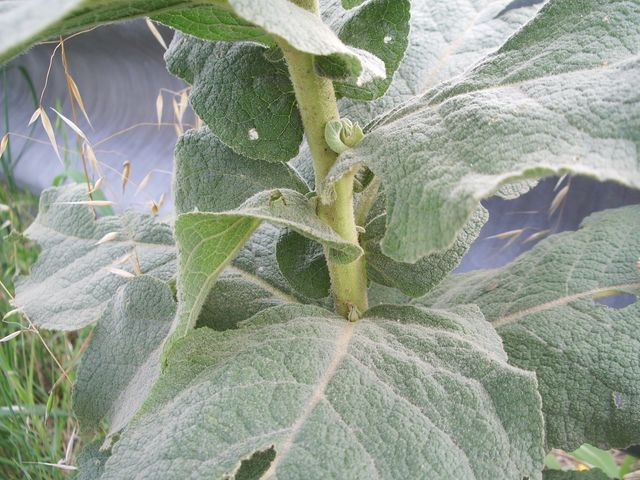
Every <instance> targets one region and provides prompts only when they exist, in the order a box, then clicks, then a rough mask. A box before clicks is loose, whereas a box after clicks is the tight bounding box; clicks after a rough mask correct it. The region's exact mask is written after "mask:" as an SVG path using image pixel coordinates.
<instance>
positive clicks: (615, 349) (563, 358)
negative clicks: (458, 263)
mask: <svg viewBox="0 0 640 480" xmlns="http://www.w3.org/2000/svg"><path fill="white" fill-rule="evenodd" d="M638 225H640V206H637V205H636V206H630V207H624V208H619V209H616V210H607V211H604V212H600V213H596V214H593V215H592V216H591V217H589V218H588V219H587V220H585V222H584V223H583V225H582V228H581V229H580V230H579V231H577V232H575V233H562V234H558V235H554V236H552V237H550V238H548V239H547V240H544V241H542V242H540V243H539V244H538V245H536V246H535V247H534V248H533V249H532V250H531V251H530V252H528V253H525V254H523V255H522V256H520V257H519V258H518V259H517V260H516V261H515V262H514V263H512V264H511V265H508V266H506V267H504V268H501V269H497V270H480V271H477V272H471V273H468V274H463V275H454V276H452V277H451V278H450V279H448V280H447V281H445V282H443V283H442V284H441V285H440V286H439V287H438V288H437V289H436V290H435V291H433V292H432V293H430V294H429V296H428V297H427V299H425V302H426V303H428V304H430V305H436V306H440V307H443V306H446V305H456V304H459V303H467V302H469V303H475V304H478V305H479V306H480V308H481V309H482V311H483V313H484V314H485V316H486V317H487V319H488V320H489V321H491V323H493V325H494V326H495V327H497V329H498V333H499V334H500V335H501V336H502V338H503V341H504V343H505V349H506V350H507V353H508V354H509V359H510V361H511V363H513V364H515V365H517V366H519V367H520V368H525V369H528V370H533V371H535V372H536V374H537V376H538V381H539V382H540V393H541V395H542V400H543V409H544V414H545V426H546V430H547V443H548V445H549V447H558V448H563V449H565V450H569V451H571V450H574V449H575V448H577V447H578V446H580V445H581V444H583V443H590V444H592V445H597V446H602V447H607V448H608V447H609V446H611V447H625V446H628V445H629V444H631V443H638V442H640V357H638V351H640V304H639V303H638V302H637V301H636V303H634V304H633V305H630V306H627V307H626V308H623V309H614V308H611V307H607V306H605V305H598V304H596V303H595V302H594V299H597V298H600V297H603V296H607V295H612V294H615V293H620V292H626V293H630V294H635V295H636V298H637V296H638V294H640V272H638V269H637V266H636V262H637V261H638V258H640V236H639V235H638Z"/></svg>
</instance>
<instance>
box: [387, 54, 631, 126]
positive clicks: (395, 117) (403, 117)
mask: <svg viewBox="0 0 640 480" xmlns="http://www.w3.org/2000/svg"><path fill="white" fill-rule="evenodd" d="M634 61H636V62H637V61H640V55H637V54H636V55H630V56H629V57H626V58H621V59H620V60H617V61H615V62H612V63H607V64H606V65H593V66H592V67H589V68H581V69H577V70H568V71H564V72H557V73H552V74H548V75H540V76H536V77H532V78H527V79H524V80H520V81H514V82H505V83H499V84H497V85H482V86H479V87H476V88H470V89H468V90H463V91H460V92H455V89H456V87H458V86H459V85H461V84H463V83H464V82H465V81H469V80H473V77H465V78H463V79H462V80H461V81H460V82H458V83H456V84H453V85H451V86H450V87H449V88H447V89H446V90H444V91H443V92H442V93H438V94H437V95H435V96H434V98H433V99H430V100H429V101H428V102H427V103H425V104H424V105H420V106H419V107H417V108H412V107H414V106H415V105H416V104H417V102H411V103H409V104H408V105H407V106H406V107H404V108H403V109H400V110H398V111H395V112H394V111H392V112H390V113H391V116H392V118H391V119H390V120H389V121H388V122H387V121H385V120H384V118H382V119H381V122H380V123H379V124H378V125H376V126H375V130H377V129H382V128H386V127H389V126H391V125H393V124H395V123H397V122H398V121H403V122H404V123H406V122H407V117H411V116H414V115H417V114H420V113H422V112H424V111H425V110H429V109H430V108H437V107H439V106H441V105H443V104H444V103H445V102H447V101H449V100H451V99H454V98H458V97H461V96H464V95H473V94H475V93H480V92H492V91H500V90H504V89H507V88H517V87H518V86H520V85H527V84H530V83H535V82H539V81H541V80H545V79H557V78H559V77H563V76H572V75H581V74H584V73H588V72H594V71H605V70H613V69H614V68H617V67H618V66H620V65H621V64H625V63H631V62H634ZM567 83H570V82H567ZM434 88H437V87H434ZM452 90H454V93H453V94H449V95H448V94H447V93H450V92H451V91H452ZM427 94H428V92H427V93H425V94H424V95H427ZM424 95H423V96H424ZM421 98H422V97H417V101H418V102H419V101H420V100H421ZM405 110H406V114H405Z"/></svg>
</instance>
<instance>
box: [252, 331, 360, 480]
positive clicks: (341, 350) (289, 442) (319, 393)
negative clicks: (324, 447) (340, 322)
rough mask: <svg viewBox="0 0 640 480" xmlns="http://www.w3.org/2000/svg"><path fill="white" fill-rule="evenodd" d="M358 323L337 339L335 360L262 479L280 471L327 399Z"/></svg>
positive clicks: (325, 372)
mask: <svg viewBox="0 0 640 480" xmlns="http://www.w3.org/2000/svg"><path fill="white" fill-rule="evenodd" d="M356 325H357V323H356V322H347V324H346V325H345V326H344V327H343V329H342V331H341V332H340V334H339V335H338V336H337V338H336V342H335V346H336V349H335V353H334V355H333V358H332V359H331V363H330V364H329V366H328V367H327V368H326V370H325V371H324V373H323V374H322V376H321V377H320V379H319V380H318V382H317V384H316V387H315V388H314V390H313V392H312V394H311V396H310V397H309V399H308V400H307V403H306V404H305V406H304V407H303V409H302V412H301V413H300V415H299V416H298V418H297V419H296V421H295V422H294V423H293V426H292V427H291V430H290V432H289V435H287V437H286V438H285V439H284V441H283V443H282V445H281V446H280V448H279V451H278V453H277V454H276V458H275V459H274V460H273V462H272V463H271V466H270V467H269V469H268V470H267V471H266V472H265V473H264V475H263V476H262V477H261V478H264V479H266V478H270V477H273V476H274V475H275V473H276V470H277V469H278V465H279V464H280V462H282V459H283V458H284V457H286V456H287V454H288V453H289V451H290V450H291V447H292V446H293V442H294V441H295V439H296V436H297V435H298V433H299V432H300V430H301V429H302V427H303V426H304V425H305V423H306V421H307V420H308V418H309V416H310V415H311V413H312V412H313V410H314V409H315V408H316V406H317V405H318V404H319V403H320V401H322V400H323V399H325V398H326V397H325V395H324V393H325V390H326V389H327V386H328V385H329V382H330V381H331V379H332V378H333V377H334V376H335V374H336V371H337V370H338V367H339V366H340V363H341V362H342V359H343V358H344V357H345V356H346V355H347V353H348V350H349V344H350V343H351V339H352V338H353V334H354V332H355V328H356Z"/></svg>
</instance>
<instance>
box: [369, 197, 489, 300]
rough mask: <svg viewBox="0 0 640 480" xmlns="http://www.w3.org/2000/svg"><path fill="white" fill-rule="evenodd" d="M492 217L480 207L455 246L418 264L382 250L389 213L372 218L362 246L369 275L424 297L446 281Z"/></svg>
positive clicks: (390, 285) (386, 283)
mask: <svg viewBox="0 0 640 480" xmlns="http://www.w3.org/2000/svg"><path fill="white" fill-rule="evenodd" d="M488 217H489V214H488V212H487V211H486V210H485V209H484V208H483V207H480V208H479V209H478V210H477V211H476V213H475V215H474V216H473V217H472V218H471V220H469V222H468V223H467V224H466V225H465V227H464V228H463V230H462V231H461V232H460V233H459V234H458V236H457V238H456V241H455V242H454V244H453V246H452V247H451V248H450V249H448V250H446V251H444V252H438V253H432V254H431V255H427V256H426V257H424V258H421V259H420V260H418V261H417V262H416V263H403V262H396V261H395V260H393V259H391V258H389V257H387V256H386V255H385V254H384V253H382V251H381V250H380V240H381V239H382V237H383V236H384V232H385V220H386V215H384V214H383V215H380V216H378V217H376V218H374V219H373V220H372V221H370V222H369V223H368V224H367V226H366V227H365V233H364V234H363V235H362V247H363V249H364V251H365V255H366V258H367V273H368V275H369V278H371V279H372V280H374V281H375V282H378V283H380V284H382V285H385V286H388V287H394V288H397V289H398V290H400V291H401V292H402V293H404V294H406V295H409V296H411V297H420V296H422V295H424V294H425V293H427V292H428V291H429V290H431V289H432V288H433V287H435V286H436V285H437V284H438V283H440V282H441V281H442V279H444V278H445V277H446V276H447V275H448V274H449V273H450V272H451V270H453V269H454V268H455V267H457V266H458V264H459V263H460V261H461V260H462V257H464V254H465V253H466V252H467V250H468V249H469V246H471V244H472V243H473V242H474V240H475V239H476V238H478V235H479V234H480V230H481V229H482V226H483V225H484V224H485V222H486V221H487V218H488Z"/></svg>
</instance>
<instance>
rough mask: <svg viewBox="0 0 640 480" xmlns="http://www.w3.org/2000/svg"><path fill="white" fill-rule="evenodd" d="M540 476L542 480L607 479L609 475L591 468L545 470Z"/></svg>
mask: <svg viewBox="0 0 640 480" xmlns="http://www.w3.org/2000/svg"><path fill="white" fill-rule="evenodd" d="M542 478H543V479H544V480H609V479H610V478H611V477H609V476H608V475H606V474H605V473H604V472H603V471H602V470H600V469H597V468H593V469H591V470H587V471H585V472H576V471H563V470H546V471H545V472H544V475H543V476H542Z"/></svg>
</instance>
